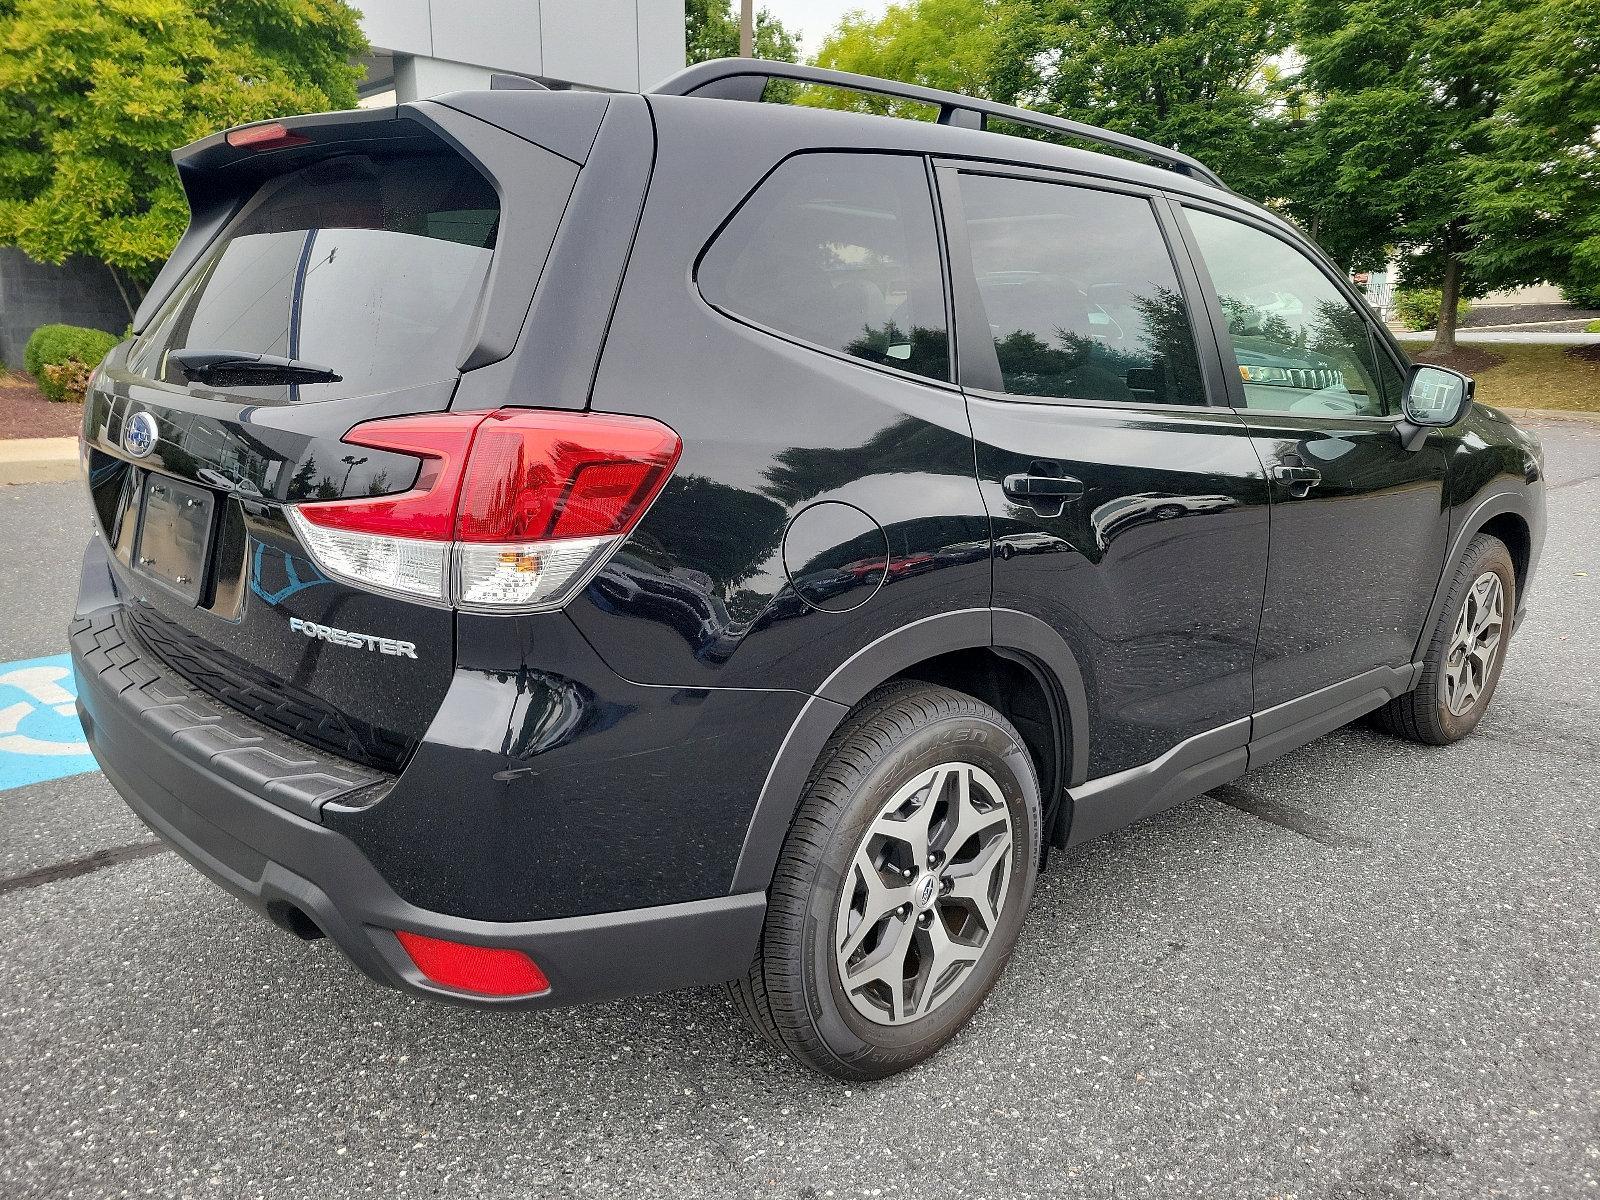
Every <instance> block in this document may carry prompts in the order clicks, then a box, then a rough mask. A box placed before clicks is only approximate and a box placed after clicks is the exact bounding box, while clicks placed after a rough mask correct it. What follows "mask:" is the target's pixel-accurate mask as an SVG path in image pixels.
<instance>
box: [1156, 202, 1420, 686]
mask: <svg viewBox="0 0 1600 1200" xmlns="http://www.w3.org/2000/svg"><path fill="white" fill-rule="evenodd" d="M1183 214H1184V216H1185V217H1186V219H1187V224H1188V230H1189V233H1190V235H1191V237H1192V242H1191V244H1192V246H1193V247H1194V248H1195V250H1196V252H1197V254H1198V257H1199V259H1200V261H1201V264H1202V275H1206V274H1209V277H1210V283H1211V284H1212V285H1213V286H1214V288H1215V299H1216V304H1215V305H1214V306H1213V308H1212V312H1213V318H1214V322H1215V324H1216V325H1217V326H1218V327H1219V334H1220V335H1221V336H1220V339H1219V340H1222V341H1223V342H1224V345H1223V354H1224V357H1225V359H1226V360H1228V365H1229V367H1230V372H1229V390H1230V393H1231V396H1230V399H1231V402H1232V404H1233V405H1234V406H1235V408H1236V410H1237V411H1238V413H1239V415H1240V417H1242V418H1243V420H1244V421H1245V423H1246V425H1247V426H1248V427H1249V430H1250V436H1251V438H1252V439H1253V440H1254V442H1255V445H1256V449H1257V451H1258V453H1259V454H1260V457H1261V461H1262V463H1263V464H1264V465H1265V467H1266V469H1267V474H1268V477H1269V481H1270V484H1271V488H1272V543H1271V565H1270V567H1269V568H1268V571H1267V594H1266V602H1265V604H1264V606H1263V608H1262V615H1261V637H1260V643H1259V648H1258V651H1257V661H1256V674H1255V706H1256V710H1257V711H1258V712H1259V711H1262V710H1264V709H1269V708H1272V707H1274V706H1276V705H1280V704H1284V703H1287V702H1289V701H1292V700H1295V699H1297V698H1299V697H1302V696H1306V695H1308V694H1310V693H1312V692H1315V691H1318V690H1320V689H1323V688H1328V687H1333V686H1335V685H1338V684H1341V683H1345V682H1346V681H1349V680H1352V679H1354V678H1355V677H1357V676H1361V675H1365V674H1367V673H1369V672H1374V671H1378V670H1379V669H1380V668H1385V667H1403V666H1405V665H1406V664H1408V663H1409V662H1410V661H1411V655H1412V652H1413V649H1414V647H1415V646H1416V643H1417V639H1418V636H1419V634H1420V633H1421V630H1422V624H1423V622H1424V620H1425V619H1426V616H1427V610H1428V606H1429V604H1430V603H1431V602H1432V600H1433V594H1434V588H1435V586H1436V585H1437V584H1438V581H1439V573H1440V571H1441V570H1442V569H1443V562H1444V552H1445V544H1446V540H1447V535H1448V533H1449V513H1448V511H1447V509H1446V507H1445V504H1444V487H1443V484H1444V474H1445V462H1446V456H1445V453H1444V449H1443V444H1442V443H1443V439H1440V438H1433V439H1431V440H1430V441H1428V442H1425V443H1424V444H1423V445H1422V447H1421V448H1420V449H1417V450H1407V449H1405V448H1404V447H1403V446H1402V445H1401V442H1400V438H1399V436H1398V434H1397V432H1396V430H1395V423H1396V419H1397V417H1398V416H1399V406H1400V388H1401V381H1402V379H1403V376H1402V375H1401V372H1400V369H1399V365H1398V364H1397V362H1396V361H1395V359H1394V357H1393V355H1392V353H1391V352H1390V350H1389V348H1388V346H1387V344H1386V342H1385V340H1384V339H1383V338H1382V337H1381V336H1379V335H1378V333H1377V331H1376V330H1375V329H1374V328H1373V327H1372V324H1371V319H1370V317H1369V315H1368V314H1367V313H1366V311H1365V310H1364V306H1362V305H1361V304H1360V302H1359V301H1358V300H1356V298H1355V297H1354V294H1353V293H1351V292H1349V290H1348V289H1347V288H1346V287H1344V286H1342V285H1341V283H1340V282H1339V281H1338V280H1337V277H1336V276H1335V275H1334V274H1333V272H1332V271H1331V270H1329V269H1328V268H1327V267H1326V266H1325V265H1324V264H1323V263H1321V262H1319V261H1318V260H1317V259H1316V258H1314V257H1313V256H1311V255H1310V254H1308V253H1306V251H1305V250H1303V249H1301V248H1300V247H1297V246H1295V245H1294V244H1292V242H1291V241H1290V240H1288V238H1287V236H1286V235H1284V234H1283V233H1282V231H1279V230H1274V229H1271V228H1269V227H1268V226H1267V225H1266V224H1265V223H1259V224H1258V223H1253V222H1247V221H1246V220H1244V219H1240V217H1239V216H1238V215H1237V214H1231V213H1229V214H1225V213H1224V212H1222V211H1220V210H1217V211H1212V210H1209V209H1204V208H1199V207H1193V206H1188V205H1186V206H1185V207H1184V209H1183Z"/></svg>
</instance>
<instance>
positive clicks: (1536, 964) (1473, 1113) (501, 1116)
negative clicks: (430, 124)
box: [0, 420, 1600, 1200]
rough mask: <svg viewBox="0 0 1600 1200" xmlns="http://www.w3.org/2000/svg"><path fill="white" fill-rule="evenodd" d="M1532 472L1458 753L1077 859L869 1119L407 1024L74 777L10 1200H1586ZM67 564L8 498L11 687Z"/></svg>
mask: <svg viewBox="0 0 1600 1200" xmlns="http://www.w3.org/2000/svg"><path fill="white" fill-rule="evenodd" d="M1541 432H1542V434H1543V436H1544V438H1545V444H1546V447H1547V454H1548V461H1549V469H1550V474H1551V477H1552V488H1551V492H1550V516H1551V528H1550V536H1549V541H1548V545H1547V548H1546V551H1545V557H1544V564H1543V568H1542V571H1541V574H1540V578H1539V580H1538V586H1537V591H1536V594H1535V596H1534V600H1533V609H1532V614H1531V617H1530V619H1529V621H1528V623H1527V625H1526V626H1525V627H1524V629H1523V630H1522V631H1521V632H1520V633H1519V634H1518V636H1517V638H1516V640H1515V641H1514V643H1513V645H1512V649H1511V654H1510V658H1509V660H1508V663H1507V667H1506V670H1505V674H1504V678H1503V680H1502V682H1501V685H1500V691H1499V694H1498V696H1497V697H1496V699H1495V701H1494V705H1493V707H1492V708H1491V710H1490V712H1489V714H1488V716H1487V717H1486V719H1485V720H1484V722H1483V725H1482V726H1481V727H1480V729H1479V731H1478V733H1477V735H1476V736H1474V737H1473V738H1471V739H1469V740H1468V741H1466V742H1464V743H1461V744H1460V745H1457V746H1454V747H1450V748H1448V749H1442V750H1431V749H1425V748H1422V747H1418V746H1413V745H1410V744H1407V743H1403V742H1399V741H1393V740H1390V739H1387V738H1385V737H1382V736H1380V735H1378V734H1376V733H1373V732H1371V731H1369V730H1367V729H1365V728H1362V727H1353V728H1349V729H1346V730H1342V731H1340V732H1338V733H1335V734H1333V735H1331V736H1329V737H1326V738H1324V739H1322V740H1321V741H1319V742H1316V743H1314V744H1313V745H1311V746H1308V747H1306V748H1305V749H1303V750H1300V751H1298V752H1297V753H1295V754H1292V755H1290V756H1288V757H1287V758H1285V759H1282V760H1280V761H1279V762H1277V763H1274V764H1273V765H1272V766H1271V767H1269V768H1266V769H1264V770H1262V771H1260V772H1259V773H1257V774H1254V775H1251V776H1247V777H1246V778H1245V779H1243V780H1241V781H1239V782H1238V783H1237V784H1235V785H1232V786H1230V787H1229V788H1225V789H1219V790H1218V791H1217V792H1215V793H1212V794H1210V795H1208V796H1204V797H1201V798H1199V799H1196V800H1194V801H1192V802H1190V803H1188V804H1185V805H1183V806H1181V807H1179V808H1177V809H1175V810H1173V811H1171V812H1169V813H1166V814H1164V815H1162V816H1161V817H1158V818H1156V819H1154V820H1152V821H1149V822H1146V823H1144V824H1142V825H1140V826H1137V827H1135V828H1133V829H1129V830H1126V831H1124V832H1122V833H1119V834H1116V835H1113V836H1111V837H1109V838H1106V839H1103V840H1101V841H1099V842H1097V843H1094V844H1091V845H1088V846H1085V847H1083V848H1081V849H1080V850H1077V851H1075V852H1073V853H1071V854H1067V855H1057V856H1056V857H1055V858H1054V859H1053V861H1052V863H1051V866H1050V868H1049V870H1048V872H1047V873H1046V875H1045V876H1044V878H1043V879H1042V881H1041V884H1040V887H1039V890H1038V893H1037V895H1036V898H1035V903H1034V911H1033V912H1032V914H1031V915H1030V918H1029V922H1028V925H1027V926H1026V928H1025V930H1024V932H1023V936H1022V940H1021V943H1020V946H1019V948H1018V950H1017V953H1016V955H1015V957H1014V959H1013V961H1012V963H1011V967H1010V970H1009V971H1008V973H1007V974H1006V976H1005V978H1004V979H1003V980H1002V981H1001V983H1000V985H999V986H998V987H997V988H996V990H995V992H994V994H993V995H992V996H991V998H990V999H989V1001H988V1003H987V1004H986V1005H985V1006H984V1007H983V1008H982V1010H980V1012H979V1013H978V1015H977V1018H976V1019H975V1020H974V1022H973V1024H972V1025H971V1026H970V1027H969V1028H968V1029H967V1030H966V1031H965V1032H964V1033H963V1034H962V1035H961V1036H959V1037H958V1038H957V1039H956V1041H955V1042H954V1043H953V1044H952V1045H951V1046H949V1047H948V1048H947V1049H946V1050H945V1051H944V1052H943V1053H942V1054H941V1055H939V1056H938V1057H937V1058H936V1059H935V1060H933V1061H932V1062H931V1063H928V1064H926V1065H924V1066H923V1067H921V1068H919V1069H916V1070H913V1071H911V1072H908V1073H906V1074H904V1075H901V1076H899V1077H897V1078H895V1079H891V1080H888V1081H886V1082H883V1083H878V1084H873V1085H867V1086H856V1087H844V1086H841V1085H838V1084H835V1083H832V1082H829V1081H827V1080H824V1079H821V1078H818V1077H816V1076H813V1075H810V1074H808V1073H806V1072H804V1071H802V1070H801V1069H799V1068H797V1067H795V1066H793V1065H791V1064H790V1063H788V1062H787V1061H786V1060H784V1059H783V1058H781V1057H779V1056H777V1055H775V1054H774V1053H772V1052H771V1051H769V1050H768V1049H766V1048H765V1047H764V1046H763V1045H762V1044H760V1043H759V1042H758V1041H757V1040H756V1039H755V1038H753V1037H752V1036H751V1035H749V1034H748V1033H746V1032H745V1031H744V1029H743V1028H742V1026H741V1025H740V1024H739V1021H738V1019H737V1017H736V1015H735V1013H734V1010H733V1007H732V1006H731V1004H730V1003H729V1002H728V1001H727V1000H726V999H725V998H724V997H723V995H722V994H721V993H720V992H718V991H694V992H682V993H675V994H672V995H666V996H657V997H651V998H646V999H642V1000H628V1001H620V1002H615V1003H610V1004H604V1005H599V1006H595V1007H590V1008H582V1009H573V1010H565V1011H557V1012H549V1013H542V1014H507V1013H484V1012H476V1011H471V1010H463V1009H453V1008H447V1007H442V1006H438V1005H434V1004H431V1003H428V1002H425V1001H420V1000H414V999H410V998H408V997H404V996H401V995H399V994H397V993H393V992H388V991H385V990H382V989H380V988H378V987H376V986H374V985H371V984H369V983H368V982H366V981H365V980H364V979H363V978H362V977H361V976H359V975H358V974H357V973H356V972H355V971H354V970H353V969H352V968H350V967H348V966H347V965H346V964H345V963H344V962H343V961H342V960H341V959H340V957H339V955H338V954H337V952H336V951H334V950H333V948H332V947H331V946H329V945H328V944H327V943H326V942H321V943H313V944H305V943H301V942H298V941H296V940H294V939H292V938H291V937H289V936H288V935H286V934H283V933H281V932H280V931H278V930H277V929H276V928H274V927H272V926H270V925H268V924H267V923H265V922H264V921H262V920H260V919H259V918H257V917H255V916H253V915H252V914H250V913H249V912H248V911H247V910H245V909H244V908H243V907H242V906H240V905H239V904H237V903H236V902H235V901H233V900H231V899H230V898H228V897H227V896H226V895H224V894H223V893H222V892H220V891H219V890H217V889H216V888H214V887H213V886H212V885H211V884H209V883H208V882H206V881H205V880H204V879H202V878H201V877H200V876H199V875H197V874H196V873H195V872H194V871H193V870H191V869H190V868H189V867H187V866H186V865H184V864H183V863H182V862H180V861H179V860H178V859H177V858H176V857H175V856H174V855H172V854H171V853H169V852H165V851H161V850H159V849H153V848H152V844H153V843H152V837H151V835H150V834H149V832H148V831H147V830H145V829H144V828H143V827H142V826H141V825H140V824H139V823H138V821H136V820H135V819H134V818H133V817H132V816H131V815H130V814H129V813H128V811H127V810H126V809H125V808H124V807H123V805H122V804H121V802H120V801H119V800H118V798H117V796H116V794H115V793H114V792H113V791H112V789H111V788H110V786H109V785H108V784H107V783H106V781H105V780H104V779H103V778H102V777H101V776H100V775H98V774H97V773H94V772H92V771H90V772H82V773H78V774H72V775H65V776H62V777H59V778H54V779H41V780H40V781H37V782H31V783H26V784H23V785H21V786H15V787H11V788H10V789H9V790H0V818H3V825H0V828H3V830H4V834H3V840H0V930H3V932H4V942H3V944H4V950H3V951H0V1196H4V1197H12V1198H18V1200H20V1198H23V1197H51V1198H57V1197H103V1196H121V1195H129V1196H139V1195H156V1196H164V1197H165V1196H204V1197H235V1196H238V1197H253V1196H265V1197H284V1196H287V1197H302V1196H303V1197H316V1198H319V1200H320V1198H323V1197H343V1196H382V1197H412V1196H419V1197H420V1196H438V1197H489V1196H494V1197H499V1196H527V1197H564V1196H607V1197H611V1196H627V1197H629V1198H630V1200H642V1198H646V1197H658V1196H659V1197H673V1198H675V1200H682V1198H685V1197H702V1196H703V1197H747V1196H748V1197H766V1196H779V1197H793V1198H797V1200H798V1198H807V1200H811V1198H815V1197H826V1196H837V1197H847V1196H848V1197H857V1196H883V1197H908V1198H915V1200H929V1198H933V1197H947V1196H948V1197H957V1196H960V1197H995V1198H997V1200H999V1198H1010V1197H1017V1198H1027V1197H1069V1196H1070V1197H1142V1196H1161V1197H1167V1196H1171V1197H1185V1198H1195V1197H1229V1198H1235V1197H1258V1198H1261V1200H1269V1198H1275V1200H1291V1198H1293V1200H1313V1198H1322V1197H1327V1198H1330V1200H1332V1198H1340V1200H1352V1198H1358V1197H1380V1198H1390V1197H1407V1198H1410V1197H1449V1198H1458V1197H1491V1196H1507V1197H1525V1196H1526V1197H1532V1196H1556V1197H1588V1196H1600V1021H1597V1016H1600V984H1597V977H1600V932H1597V927H1600V923H1597V916H1600V837H1597V833H1600V725H1597V723H1596V721H1595V714H1596V713H1597V712H1600V602H1597V596H1600V592H1597V589H1600V522H1597V520H1596V514H1597V513H1600V422H1584V421H1579V420H1571V421H1558V420H1551V421H1549V422H1546V423H1544V424H1543V425H1542V428H1541ZM87 532H88V514H87V509H86V505H85V503H84V501H83V499H82V496H81V494H80V489H79V487H78V486H77V485H75V484H34V485H29V486H23V487H12V488H7V489H0V554H3V557H0V564H3V566H0V612H4V614H5V616H4V620H3V621H0V674H3V673H4V672H5V671H6V669H7V667H8V666H9V665H10V664H11V663H14V662H17V661H19V660H29V661H33V660H38V659H43V658H44V657H45V656H50V655H56V654H59V653H60V652H61V651H62V650H63V649H64V648H65V637H64V626H65V623H66V620H67V613H68V612H69V611H70V607H71V599H72V594H73V591H74V588H75V583H76V576H77V560H78V555H79V552H80V549H81V547H82V544H83V542H84V540H85V538H86V536H87ZM29 678H37V677H35V676H30V677H29ZM52 736H55V735H52ZM59 736H61V737H67V738H70V736H71V734H70V731H69V732H67V733H65V734H60V735H59ZM67 757H70V756H67V755H65V754H63V759H64V760H65V758H67Z"/></svg>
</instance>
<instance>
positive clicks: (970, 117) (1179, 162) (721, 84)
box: [651, 58, 1228, 190]
mask: <svg viewBox="0 0 1600 1200" xmlns="http://www.w3.org/2000/svg"><path fill="white" fill-rule="evenodd" d="M772 79H792V80H794V81H795V82H796V83H811V84H822V85H824V86H827V87H836V88H843V89H845V90H847V91H852V92H867V93H869V94H872V95H878V96H893V97H895V98H896V99H901V100H919V101H921V102H922V103H924V104H931V105H933V106H935V107H937V108H938V110H939V124H941V125H954V126H958V127H960V128H963V129H987V128H988V122H989V119H990V118H999V119H1000V120H1003V121H1011V122H1013V123H1015V124H1017V125H1028V126H1031V127H1032V128H1034V129H1042V130H1045V131H1046V132H1049V133H1061V134H1066V135H1067V136H1069V137H1075V138H1080V139H1082V140H1083V141H1086V142H1095V143H1098V144H1099V145H1102V146H1108V147H1110V148H1111V149H1114V150H1124V151H1127V152H1128V153H1130V154H1137V155H1139V156H1140V157H1142V158H1146V159H1149V160H1150V161H1152V162H1154V163H1157V164H1158V165H1160V166H1163V167H1165V168H1167V169H1168V170H1169V171H1176V172H1177V173H1178V174H1180V175H1187V176H1189V177H1191V178H1193V179H1199V180H1201V181H1203V182H1205V183H1209V184H1212V185H1213V186H1215V187H1219V188H1222V189H1224V190H1227V187H1228V185H1227V184H1225V183H1223V182H1222V177H1221V176H1220V175H1218V174H1217V173H1216V172H1215V171H1213V170H1212V169H1211V168H1210V167H1208V166H1206V165H1205V164H1204V163H1202V162H1201V161H1200V160H1199V159H1197V158H1193V157H1191V156H1190V155H1187V154H1183V153H1181V152H1179V151H1177V150H1169V149H1167V148H1166V147H1165V146H1158V145H1157V144H1156V143H1155V142H1147V141H1145V140H1144V139H1143V138H1136V137H1129V136H1128V135H1127V134H1123V133H1113V132H1112V131H1111V130H1109V129H1101V128H1099V127H1098V126H1095V125H1085V124H1083V123H1082V122H1080V121H1069V120H1067V119H1066V118H1065V117H1052V116H1048V115H1047V114H1045V113H1040V112H1034V111H1033V110H1032V109H1028V108H1018V107H1016V106H1015V105H1012V104H997V103H995V102H994V101H993V100H979V99H978V98H976V97H975V96H963V95H961V94H960V93H959V92H942V91H939V90H938V89H937V88H926V87H920V86H918V85H917V84H913V83H896V82H894V81H893V80H892V79H878V78H876V77H875V76H872V75H857V74H854V73H853V72H850V71H830V70H828V69H827V68H825V67H808V66H803V65H801V64H799V63H787V62H778V61H776V60H773V59H764V58H762V59H756V58H718V59H713V60H712V61H710V62H703V63H696V64H695V65H694V66H692V67H688V68H686V69H684V70H682V71H679V72H678V73H677V74H676V75H673V76H671V77H670V78H668V79H666V80H663V81H662V82H661V83H660V84H658V85H656V87H654V88H653V89H651V90H652V92H653V93H654V94H656V95H661V96H702V97H706V98H709V99H716V100H760V99H761V93H762V92H763V91H764V90H765V89H766V86H767V82H768V81H769V80H772Z"/></svg>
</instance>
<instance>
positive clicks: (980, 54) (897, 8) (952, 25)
mask: <svg viewBox="0 0 1600 1200" xmlns="http://www.w3.org/2000/svg"><path fill="white" fill-rule="evenodd" d="M1022 11H1023V10H1022V9H1021V8H1020V6H1018V5H1017V4H1015V3H1009V2H1007V3H1001V2H997V0H912V2H910V3H905V4H892V5H890V6H889V9H888V11H887V12H885V13H884V14H883V15H882V16H880V17H868V16H867V15H866V14H865V13H863V12H859V11H857V12H851V13H847V14H845V17H844V19H843V20H841V21H840V22H839V24H838V26H837V27H836V28H835V29H834V31H833V32H832V33H830V34H829V35H828V37H827V39H826V40H825V41H824V42H823V43H822V47H821V49H819V50H818V51H817V56H816V64H817V66H819V67H829V68H831V69H833V70H836V71H854V72H856V73H857V74H860V75H876V76H878V77H879V78H880V79H894V80H898V81H899V82H901V83H915V84H920V85H921V86H923V87H931V88H941V89H943V90H945V91H949V92H961V93H964V94H965V95H969V96H984V97H988V98H990V99H994V98H995V87H996V84H997V82H998V78H997V77H998V76H999V74H1000V71H1001V66H1002V63H1003V60H1004V55H1005V51H1006V49H1007V47H1008V43H1009V41H1010V40H1011V39H1012V37H1013V36H1014V30H1015V28H1016V27H1017V18H1018V16H1019V14H1020V13H1021V12H1022ZM805 102H806V103H809V104H815V105H817V106H818V107H823V108H844V109H848V110H851V111H856V112H876V113H884V114H891V115H895V116H906V117H921V118H926V119H932V117H933V116H934V115H935V114H934V112H933V110H932V109H930V108H929V107H928V106H927V105H918V104H908V103H906V102H903V101H894V100H891V99H889V98H887V97H882V96H862V95H857V94H855V93H852V92H841V91H836V90H833V89H828V90H824V91H821V92H818V93H816V94H808V95H807V97H806V99H805Z"/></svg>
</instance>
